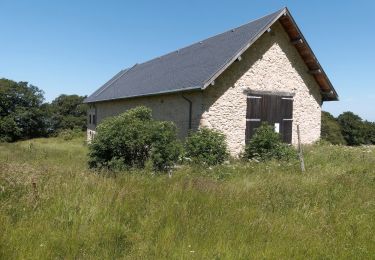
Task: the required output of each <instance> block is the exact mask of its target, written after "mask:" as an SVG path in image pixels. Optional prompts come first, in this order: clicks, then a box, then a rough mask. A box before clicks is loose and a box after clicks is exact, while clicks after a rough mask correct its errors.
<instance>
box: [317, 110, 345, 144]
mask: <svg viewBox="0 0 375 260" xmlns="http://www.w3.org/2000/svg"><path fill="white" fill-rule="evenodd" d="M320 137H321V138H322V139H323V140H325V141H328V142H330V143H331V144H342V145H344V144H346V141H345V139H344V136H343V135H342V133H341V126H340V124H339V122H338V121H337V119H336V118H335V117H334V116H333V115H331V114H330V113H328V112H325V111H323V112H322V128H321V134H320Z"/></svg>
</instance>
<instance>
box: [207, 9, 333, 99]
mask: <svg viewBox="0 0 375 260" xmlns="http://www.w3.org/2000/svg"><path fill="white" fill-rule="evenodd" d="M277 21H279V22H280V23H281V25H282V26H283V28H284V30H285V31H286V33H287V34H288V36H289V38H290V41H291V44H293V45H294V46H295V48H296V49H297V51H298V53H299V54H300V56H301V58H302V59H303V61H304V62H305V64H306V66H307V68H308V73H310V74H311V75H312V76H313V77H314V78H315V80H316V82H317V83H318V85H319V87H320V93H321V95H322V101H337V100H338V99H339V98H338V94H337V92H336V90H335V88H334V87H333V85H332V83H331V81H330V80H329V78H328V76H327V74H326V73H325V72H324V70H323V68H322V66H321V65H320V63H319V61H318V59H317V58H316V56H315V54H314V52H313V51H312V49H311V48H310V46H309V44H308V43H307V41H306V39H305V37H304V36H303V34H302V32H301V30H300V29H299V28H298V26H297V24H296V22H295V21H294V19H293V17H292V15H291V14H290V12H289V10H288V8H286V7H285V8H284V9H283V10H282V11H281V12H280V13H279V15H278V16H277V17H275V19H274V20H272V21H271V22H270V23H269V24H268V25H266V26H265V27H264V28H263V30H261V31H260V32H259V34H258V35H257V37H254V38H253V39H252V41H251V42H249V43H248V44H247V45H246V46H244V48H243V49H242V50H241V51H240V52H238V53H237V54H236V55H235V56H234V57H233V58H232V59H231V60H229V61H228V63H227V64H225V65H224V66H223V67H222V68H221V69H220V70H219V71H217V72H216V73H215V74H214V75H213V76H212V77H211V78H210V79H209V80H208V81H207V82H206V83H205V84H204V85H203V87H202V89H205V88H207V87H208V86H209V85H211V84H213V83H214V81H215V79H216V78H217V77H219V76H220V74H221V73H223V72H224V71H225V70H226V69H227V68H228V67H229V66H230V65H231V64H232V63H233V62H234V61H236V60H237V59H239V58H240V57H241V55H242V54H243V53H244V52H245V51H246V50H247V49H248V48H250V46H251V45H252V44H253V43H254V42H256V41H257V40H258V39H259V38H260V37H261V36H262V35H263V34H264V33H265V32H266V31H267V30H268V29H269V28H270V27H271V26H272V25H273V24H274V23H275V22H277Z"/></svg>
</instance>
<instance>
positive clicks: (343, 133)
mask: <svg viewBox="0 0 375 260" xmlns="http://www.w3.org/2000/svg"><path fill="white" fill-rule="evenodd" d="M321 138H322V139H323V140H326V141H328V142H330V143H332V144H341V145H350V146H356V145H373V144H375V122H369V121H367V120H363V119H362V118H361V117H359V116H358V115H356V114H354V113H353V112H344V113H342V114H340V115H339V116H338V117H337V118H336V117H334V116H333V115H331V114H330V113H328V112H325V111H323V112H322V128H321Z"/></svg>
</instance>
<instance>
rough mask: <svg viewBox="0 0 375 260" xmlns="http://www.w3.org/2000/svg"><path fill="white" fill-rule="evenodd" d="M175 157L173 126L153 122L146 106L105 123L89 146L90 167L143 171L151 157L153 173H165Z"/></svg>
mask: <svg viewBox="0 0 375 260" xmlns="http://www.w3.org/2000/svg"><path fill="white" fill-rule="evenodd" d="M178 156H179V149H178V144H177V137H176V127H175V126H174V124H173V123H171V122H159V121H155V120H153V119H152V116H151V110H150V109H148V108H146V107H137V108H134V109H130V110H128V111H127V112H125V113H123V114H121V115H119V116H115V117H112V118H108V119H107V120H105V121H104V122H102V123H101V124H100V125H99V126H98V127H97V132H96V135H95V137H94V139H93V140H92V142H91V144H90V145H89V167H90V168H102V167H105V168H108V169H123V168H130V167H138V168H143V167H144V166H145V163H146V161H147V159H149V158H150V157H151V160H152V162H153V166H154V168H155V169H156V170H166V169H168V168H169V167H170V166H172V165H173V163H175V162H176V161H177V159H178Z"/></svg>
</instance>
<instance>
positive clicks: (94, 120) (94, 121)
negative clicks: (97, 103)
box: [92, 115, 96, 125]
mask: <svg viewBox="0 0 375 260" xmlns="http://www.w3.org/2000/svg"><path fill="white" fill-rule="evenodd" d="M92 123H93V124H94V125H96V117H95V115H92Z"/></svg>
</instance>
